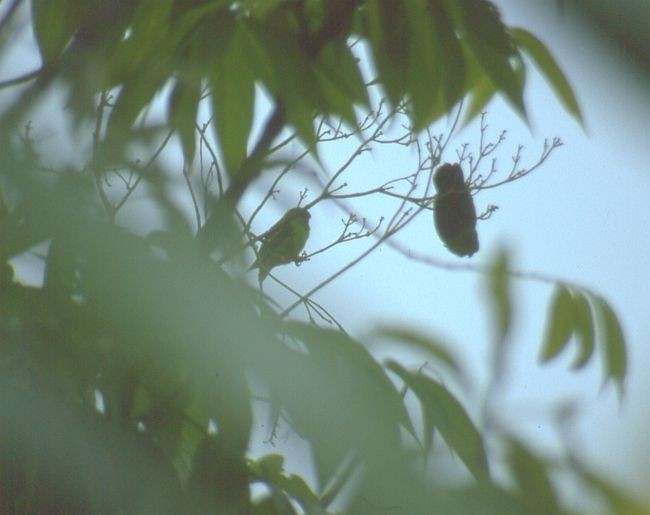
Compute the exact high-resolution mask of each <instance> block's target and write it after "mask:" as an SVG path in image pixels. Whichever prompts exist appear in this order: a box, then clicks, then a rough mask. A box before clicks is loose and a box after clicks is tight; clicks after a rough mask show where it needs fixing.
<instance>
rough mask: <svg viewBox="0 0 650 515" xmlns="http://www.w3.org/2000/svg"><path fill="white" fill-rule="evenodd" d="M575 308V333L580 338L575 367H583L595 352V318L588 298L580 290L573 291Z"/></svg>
mask: <svg viewBox="0 0 650 515" xmlns="http://www.w3.org/2000/svg"><path fill="white" fill-rule="evenodd" d="M573 306H574V308H575V333H576V337H577V340H578V355H577V356H576V359H575V361H574V363H573V368H576V369H579V368H582V367H583V366H584V365H585V364H587V362H588V361H589V359H590V358H591V356H592V354H593V352H594V344H595V335H594V320H593V315H592V312H591V307H590V306H589V302H588V301H587V298H586V297H585V296H584V295H583V294H581V293H580V292H573Z"/></svg>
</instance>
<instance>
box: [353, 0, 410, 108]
mask: <svg viewBox="0 0 650 515" xmlns="http://www.w3.org/2000/svg"><path fill="white" fill-rule="evenodd" d="M362 14H363V16H364V18H363V21H364V28H365V34H364V35H365V36H366V37H367V39H368V42H369V44H370V49H371V51H372V56H373V61H374V64H375V67H376V68H377V71H378V73H379V80H380V82H381V85H382V86H383V88H384V89H385V91H386V94H387V96H388V98H389V100H390V102H391V104H392V105H393V106H396V105H397V104H398V103H399V102H400V101H401V100H402V98H403V97H404V94H405V92H406V84H407V73H408V67H409V65H410V64H411V63H410V56H409V40H410V34H409V27H408V25H407V16H406V6H405V3H404V1H403V0H394V1H391V2H381V1H379V2H370V3H368V4H367V5H366V9H364V11H363V13H362ZM414 65H415V63H414Z"/></svg>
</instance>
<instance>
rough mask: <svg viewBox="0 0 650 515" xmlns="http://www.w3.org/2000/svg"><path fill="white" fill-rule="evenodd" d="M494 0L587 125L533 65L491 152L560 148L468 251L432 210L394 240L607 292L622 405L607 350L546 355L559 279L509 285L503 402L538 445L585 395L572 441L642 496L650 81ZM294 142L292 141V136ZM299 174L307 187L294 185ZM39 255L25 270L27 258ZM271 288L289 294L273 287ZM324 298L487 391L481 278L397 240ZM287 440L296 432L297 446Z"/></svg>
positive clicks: (562, 28) (288, 271)
mask: <svg viewBox="0 0 650 515" xmlns="http://www.w3.org/2000/svg"><path fill="white" fill-rule="evenodd" d="M498 4H499V5H500V6H501V8H502V14H503V17H504V19H505V21H506V23H507V24H511V25H517V26H521V27H524V28H526V29H529V30H530V31H531V32H533V33H534V34H536V35H537V36H538V37H539V38H540V39H541V40H542V41H543V42H544V43H545V44H546V45H547V47H548V48H549V49H550V50H551V52H552V53H553V55H554V56H555V58H556V59H557V61H558V62H559V64H560V66H561V68H562V69H563V70H564V72H565V74H566V75H567V76H568V78H569V81H570V83H571V84H572V86H573V87H574V89H575V92H576V96H577V98H578V101H579V103H580V105H581V108H582V111H583V115H584V119H585V129H584V130H583V128H582V127H581V126H580V125H579V124H578V123H577V122H576V121H574V120H572V119H571V118H570V117H569V115H568V114H566V112H565V111H564V110H563V108H562V106H561V104H560V102H559V101H558V100H557V99H556V97H555V96H554V94H553V93H552V91H551V89H550V88H549V86H548V85H547V84H546V83H545V82H544V80H543V79H542V78H541V77H540V76H539V75H538V74H537V73H536V72H534V70H532V68H531V70H530V73H529V75H528V81H529V82H528V88H527V94H526V105H527V108H528V111H529V118H530V122H531V124H530V127H527V126H526V125H525V123H524V122H523V121H522V120H521V119H520V118H518V117H517V116H516V115H515V114H514V113H513V111H512V110H511V109H510V108H509V106H508V105H507V104H505V103H504V102H503V101H501V100H497V101H495V102H493V103H492V104H491V105H490V106H489V109H488V123H489V126H490V130H489V134H492V135H494V136H496V135H498V133H499V132H500V131H501V130H503V129H506V130H507V131H508V139H507V140H506V141H505V142H504V143H503V145H502V150H501V152H500V153H499V154H497V157H498V164H499V166H500V167H502V169H503V170H507V169H508V168H509V166H510V163H511V162H510V156H511V155H512V154H513V153H514V151H515V149H516V146H517V145H518V144H523V145H524V161H523V162H524V164H525V163H530V164H532V163H534V162H535V161H536V159H537V157H538V155H539V153H540V151H541V146H542V143H543V140H544V138H552V137H553V136H558V137H560V138H561V139H562V140H563V142H564V146H562V147H561V148H559V149H557V150H555V151H554V152H553V154H552V155H551V157H550V158H549V160H548V161H547V162H546V163H545V164H544V165H543V166H542V167H541V168H540V169H539V170H537V171H536V172H534V173H533V174H532V175H530V176H529V177H527V178H525V179H523V180H521V181H518V182H516V183H514V184H511V185H506V186H503V187H501V188H496V189H494V190H490V191H486V192H482V193H480V194H479V195H478V196H477V197H475V203H476V205H477V210H478V211H482V210H483V209H484V208H485V207H486V206H487V205H488V204H497V205H498V206H499V210H498V211H497V212H496V213H495V214H494V215H493V217H492V218H491V219H490V220H488V221H483V222H480V223H479V226H478V232H479V238H480V242H481V250H480V251H479V253H478V254H476V255H475V256H474V257H472V258H471V260H467V259H460V258H456V257H455V256H453V255H452V254H450V253H449V252H448V251H446V249H445V248H444V247H443V245H442V244H441V243H440V241H439V240H438V238H437V236H436V235H435V232H434V229H433V222H432V219H431V215H430V213H424V214H423V215H422V216H421V217H420V218H419V219H418V220H417V221H416V222H414V223H413V224H412V225H411V226H409V227H408V228H407V229H406V230H405V231H403V232H402V233H400V234H399V235H398V236H397V240H398V241H399V242H400V243H401V244H402V245H404V246H406V247H408V248H409V249H412V250H413V251H414V252H417V253H420V254H426V255H430V256H431V257H432V258H435V259H438V260H440V261H441V262H446V263H452V264H453V263H468V262H469V263H472V264H475V265H476V266H477V267H481V266H482V265H487V264H489V262H490V260H491V259H492V258H493V257H494V255H495V254H496V253H497V252H498V250H499V249H500V248H502V246H504V245H505V246H506V247H507V248H508V249H509V251H510V253H511V254H510V255H511V258H512V265H513V267H514V268H516V269H518V270H524V271H530V272H538V273H543V274H546V275H549V276H552V277H557V278H558V279H567V280H569V281H571V282H574V283H578V284H582V285H584V286H586V287H589V288H591V289H593V290H595V291H597V292H599V293H601V294H602V295H603V296H604V297H605V298H606V299H607V300H608V301H609V302H610V304H611V305H612V306H613V307H614V309H615V310H616V313H617V314H618V316H619V318H620V320H621V322H622V325H623V329H624V332H625V335H626V338H627V344H628V349H629V374H628V381H627V395H626V397H625V399H624V402H623V403H619V401H618V398H617V396H616V392H615V390H614V389H613V388H612V387H611V386H610V387H607V388H604V389H601V377H602V376H601V368H600V363H599V360H598V359H592V362H591V363H590V364H589V365H588V366H587V367H586V368H585V369H583V370H582V371H580V372H578V373H574V372H572V371H571V370H570V363H571V360H572V358H573V355H572V354H571V353H564V354H563V355H562V356H561V357H560V359H558V360H556V361H555V362H554V363H553V364H551V365H546V366H540V365H538V363H537V357H538V354H539V349H540V345H541V341H542V336H543V332H544V326H545V321H546V316H547V307H548V301H549V298H550V295H551V292H552V288H551V287H550V286H548V285H546V284H540V283H536V282H533V281H526V280H524V281H516V282H513V298H514V300H515V326H514V328H513V332H512V334H511V345H512V354H511V361H510V363H509V368H508V369H509V372H510V373H509V375H508V379H507V381H506V383H505V384H504V388H503V390H502V393H501V396H500V397H499V400H500V413H501V416H502V417H503V419H504V422H506V423H507V424H509V425H511V427H512V430H513V431H515V432H517V433H518V434H522V435H526V436H527V437H530V439H532V440H533V441H535V443H537V444H538V446H539V447H540V448H541V449H543V450H554V449H557V439H556V433H555V431H554V429H553V426H552V420H551V416H550V415H551V413H552V412H553V409H554V408H555V407H557V406H559V405H560V404H561V403H562V402H565V401H577V403H578V404H577V406H578V407H579V416H578V417H577V419H576V423H575V424H574V425H573V435H574V440H573V441H574V442H575V450H576V451H577V452H578V453H579V454H581V455H583V456H586V457H587V458H588V460H589V461H590V462H591V463H593V464H594V465H596V466H599V467H605V469H604V470H611V471H616V474H617V475H616V477H618V478H619V479H621V480H623V481H625V483H626V484H627V485H629V486H631V487H633V488H635V489H636V490H637V491H639V492H643V487H644V485H643V481H644V480H645V477H644V476H643V474H642V472H643V471H644V470H647V467H648V464H649V463H650V442H649V441H648V439H647V437H646V434H645V432H646V431H647V424H648V422H649V420H648V413H649V408H650V406H649V405H648V399H647V392H648V391H649V387H650V384H649V383H650V380H649V379H648V374H647V372H646V371H647V370H648V369H650V351H649V350H648V349H649V347H650V317H649V316H648V311H649V310H648V304H649V302H648V295H649V292H650V266H648V262H647V260H648V256H650V237H649V236H650V229H648V228H649V227H650V209H648V202H647V197H648V194H649V193H650V170H649V169H648V168H649V167H648V163H649V162H650V136H649V135H648V120H649V119H650V102H648V89H647V83H646V84H645V89H644V85H643V84H642V83H641V81H640V80H639V76H638V72H637V70H635V69H634V68H633V67H632V66H631V64H630V62H629V61H630V60H629V58H628V57H627V56H626V55H625V54H623V53H616V52H612V51H611V49H610V48H609V47H605V46H603V45H601V44H599V43H598V40H597V39H595V38H593V39H589V38H588V37H587V35H586V34H585V33H583V32H580V31H576V30H575V26H573V25H571V24H570V23H569V22H568V21H567V20H563V19H562V18H560V17H559V16H558V15H557V12H556V11H555V10H554V9H553V8H551V4H552V3H538V4H536V5H532V3H525V2H518V1H516V0H502V1H500V2H498ZM544 5H546V8H545V7H544ZM31 45H32V42H30V41H29V37H26V39H24V40H18V41H16V43H15V49H14V52H13V57H12V56H11V55H10V56H5V58H4V60H3V61H0V77H2V78H5V77H12V76H15V75H17V74H18V73H21V72H25V71H30V70H31V69H33V68H34V67H35V65H37V63H38V58H37V56H36V55H35V54H34V49H33V46H31ZM3 94H4V92H3ZM5 98H6V97H5ZM46 108H47V107H46ZM263 110H264V105H263V104H262V105H261V106H260V111H263ZM448 126H449V124H448V121H447V120H442V121H441V122H440V123H439V124H438V125H437V126H436V130H437V131H438V132H444V131H445V129H446V128H448ZM434 132H435V131H434ZM478 134H479V133H478V130H477V125H476V124H475V123H473V124H470V125H469V126H467V127H466V128H464V129H463V130H461V131H459V132H458V133H457V134H456V135H455V137H454V139H453V140H452V143H451V145H450V146H449V148H448V152H447V154H445V155H444V156H443V162H444V161H454V160H455V154H454V152H455V150H456V149H458V148H460V145H461V144H463V143H465V142H467V143H469V144H470V145H475V144H476V142H477V139H478ZM36 136H37V139H39V140H41V141H45V142H46V143H48V144H57V145H61V144H65V142H61V141H57V137H56V127H55V126H50V127H40V128H37V129H36ZM68 144H70V142H68ZM351 145H352V142H344V143H341V144H340V145H338V144H337V146H335V147H333V146H332V147H327V148H326V150H325V151H324V152H323V161H324V162H325V163H326V164H327V165H328V166H329V167H331V169H334V168H335V167H336V165H337V164H340V163H341V162H342V160H344V159H345V158H346V152H347V151H349V149H350V148H351ZM62 148H64V147H62ZM71 148H72V147H71ZM293 150H295V151H298V147H294V148H293ZM167 159H169V160H170V162H172V163H173V161H174V160H175V159H176V160H178V155H173V154H172V155H167ZM414 163H415V158H414V156H413V154H412V152H410V151H408V150H404V149H399V150H393V149H390V148H389V147H388V146H386V147H382V148H377V149H375V150H373V152H372V153H365V154H363V155H362V156H361V157H359V158H358V159H357V160H356V161H355V163H354V165H353V167H352V168H351V170H350V171H349V172H348V173H349V176H347V175H346V177H345V178H346V179H348V178H349V180H350V182H351V183H352V182H353V181H358V184H359V185H364V184H366V185H369V186H378V185H380V184H382V183H384V182H385V181H386V180H388V179H389V178H392V177H395V176H397V175H399V176H401V175H406V174H407V173H409V171H412V167H413V164H414ZM409 167H411V168H409ZM172 168H173V166H172ZM301 179H302V178H301ZM266 184H268V180H267V179H265V178H263V179H262V180H261V181H260V184H259V185H258V186H257V187H256V188H254V189H253V190H252V191H251V192H250V193H249V194H248V195H247V198H246V199H244V202H243V204H242V209H243V210H244V211H246V210H250V209H252V207H253V206H254V205H255V202H256V200H257V199H258V198H259V195H260V193H263V192H264V188H263V186H264V185H266ZM296 184H297V185H298V186H302V183H301V182H300V181H296ZM309 187H310V192H313V191H315V187H314V185H313V184H311V185H310V186H309ZM307 200H309V197H308V199H307ZM295 202H296V194H295V190H293V191H292V190H290V189H283V191H282V192H281V194H280V195H279V196H278V201H277V202H275V203H273V204H272V205H270V206H269V207H268V208H267V209H265V211H264V212H263V215H264V217H262V218H260V220H258V223H257V225H256V226H255V228H256V229H257V230H258V231H262V230H264V229H265V228H266V227H268V226H270V225H271V223H273V222H274V221H275V220H276V219H277V218H279V216H280V215H281V214H282V212H283V211H284V209H286V207H288V206H289V205H292V204H295ZM392 205H393V204H390V205H389V204H388V203H385V201H384V200H375V199H364V201H363V202H358V203H354V206H355V208H357V209H358V212H359V214H360V215H365V216H367V217H368V218H369V220H375V221H376V220H378V217H379V215H380V214H382V213H388V212H390V211H389V209H390V206H392ZM134 209H135V211H134V212H133V213H131V215H129V214H128V213H126V214H125V216H126V219H127V220H128V219H129V218H130V216H136V212H137V210H138V209H139V208H137V207H136V208H134ZM312 215H313V217H312V235H311V237H310V240H309V242H308V244H307V248H306V250H307V251H311V250H314V249H315V248H318V247H319V246H320V245H322V244H325V243H327V242H329V241H331V239H332V238H333V237H335V236H336V235H337V234H338V231H339V230H340V226H338V225H337V223H338V222H334V221H333V220H338V218H341V217H343V214H342V212H339V211H337V212H336V213H333V212H332V211H331V210H330V209H323V208H321V207H320V206H318V207H317V208H316V209H314V210H313V213H312ZM369 243H370V240H362V241H360V242H357V243H351V244H348V245H345V246H339V247H337V248H335V249H333V250H332V251H331V252H330V253H328V254H324V255H319V256H317V257H314V259H312V260H311V261H310V262H308V263H305V264H303V265H302V266H301V267H300V268H296V267H293V266H287V267H283V268H282V269H278V270H277V275H278V276H279V277H281V278H283V279H286V280H287V281H289V282H290V284H292V286H295V287H296V288H297V289H298V290H300V291H303V292H305V291H307V290H309V289H310V288H311V287H312V286H314V285H315V284H318V282H320V280H321V279H322V278H324V277H325V276H326V275H327V272H328V271H335V270H337V269H338V268H339V267H340V266H342V265H343V264H345V263H346V262H348V261H349V260H350V259H351V258H353V257H356V256H357V255H358V254H359V253H360V252H362V251H363V249H365V248H366V247H367V245H368V244H369ZM32 264H33V263H31V264H30V263H23V264H21V265H20V266H21V267H22V270H27V269H28V268H29V266H31V265H32ZM253 282H254V277H252V276H251V283H253ZM269 291H270V292H273V293H275V294H277V295H278V297H279V298H284V299H287V300H289V299H290V296H287V295H285V294H283V293H282V292H281V291H280V290H277V289H275V288H274V287H273V286H272V285H270V286H269ZM315 299H316V300H318V301H319V302H321V303H322V304H323V305H324V306H326V307H327V308H328V309H329V310H330V311H331V312H332V313H333V314H334V315H335V317H336V318H337V319H338V320H339V321H340V322H341V323H342V324H343V325H344V326H345V328H346V329H347V330H348V331H349V332H351V333H352V334H353V335H355V336H358V337H361V338H363V339H364V341H369V340H370V339H371V338H370V337H369V336H368V335H369V333H370V332H371V331H372V330H373V329H374V328H376V327H377V325H386V324H392V325H398V326H410V327H415V328H418V329H420V330H422V331H424V332H429V333H431V334H433V335H435V336H437V337H440V338H441V339H442V340H443V341H445V342H446V343H448V344H449V346H450V347H451V348H452V349H453V351H454V352H455V353H456V354H457V355H458V356H459V357H461V358H462V359H463V360H464V361H465V362H466V363H467V364H468V368H469V371H470V373H471V374H473V375H474V376H475V378H476V381H475V384H474V385H473V387H474V389H473V391H474V395H473V396H472V395H471V394H470V395H469V397H468V399H467V401H468V403H469V404H470V406H472V405H474V406H476V404H477V403H478V402H479V401H480V393H479V392H480V390H481V387H482V386H484V384H485V381H486V380H487V374H486V370H487V363H488V361H489V356H490V352H489V350H490V334H491V333H490V329H491V322H492V317H491V312H490V311H489V300H488V297H487V296H486V295H485V278H484V277H483V276H482V275H481V274H478V273H475V272H467V271H450V270H447V269H444V268H440V267H434V266H428V265H424V264H421V263H418V262H414V261H409V260H408V259H406V258H405V257H404V256H403V255H401V254H399V253H397V252H395V251H393V250H391V249H390V248H381V249H378V250H377V251H376V252H374V253H373V254H372V255H371V256H370V257H368V258H367V259H366V260H365V261H363V262H362V263H361V264H359V265H357V266H356V267H354V268H353V269H352V270H350V271H348V272H347V273H345V274H344V275H343V276H342V277H340V278H339V279H338V280H336V281H334V282H333V283H332V284H330V285H328V286H327V287H326V288H324V289H322V290H320V291H319V292H318V293H317V294H316V296H315ZM291 300H293V299H291ZM371 347H372V348H373V349H374V350H375V351H376V352H377V353H378V355H381V356H388V355H390V356H394V352H395V349H394V348H391V349H390V350H389V349H388V348H387V347H385V346H384V347H382V346H380V345H378V344H376V343H373V344H372V345H371ZM400 358H402V359H405V360H412V362H413V364H414V365H417V364H418V359H420V358H417V357H413V356H400ZM294 444H297V445H299V442H295V441H294V442H291V443H290V445H294ZM260 450H265V451H269V450H270V449H268V448H266V449H260Z"/></svg>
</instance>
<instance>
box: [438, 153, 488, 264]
mask: <svg viewBox="0 0 650 515" xmlns="http://www.w3.org/2000/svg"><path fill="white" fill-rule="evenodd" d="M433 183H434V184H435V186H436V190H437V191H438V194H437V195H436V199H435V204H434V207H433V221H434V224H435V226H436V231H437V232H438V236H440V239H441V240H442V242H443V243H444V244H445V246H446V247H447V248H448V249H449V250H450V251H451V252H453V253H454V254H456V255H457V256H471V255H472V254H474V253H475V252H476V251H477V250H478V234H477V233H476V209H475V208H474V201H473V200H472V195H471V194H470V192H469V188H468V187H467V184H465V178H464V177H463V170H462V168H461V167H460V165H459V164H449V163H445V164H443V165H442V166H441V167H440V168H438V170H436V173H435V175H434V176H433Z"/></svg>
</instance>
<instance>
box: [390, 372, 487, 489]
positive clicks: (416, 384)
mask: <svg viewBox="0 0 650 515" xmlns="http://www.w3.org/2000/svg"><path fill="white" fill-rule="evenodd" d="M387 366H388V368H389V369H390V370H392V371H393V372H395V373H396V374H397V375H398V376H399V377H400V378H401V379H402V380H403V381H404V383H405V384H406V385H407V386H408V387H409V388H411V390H413V393H415V395H416V396H417V397H418V399H419V400H420V403H421V405H422V411H423V415H424V420H425V422H424V423H425V428H424V439H425V440H424V444H425V451H428V450H429V448H430V443H431V439H432V437H433V427H435V428H436V429H438V431H440V434H441V435H442V437H443V439H444V440H445V442H446V443H447V445H448V446H449V448H450V449H452V450H453V451H454V452H455V453H456V454H457V455H458V457H459V458H460V459H461V460H462V461H463V463H464V464H465V466H466V467H467V468H468V469H469V471H470V472H471V473H472V474H473V475H474V477H476V478H477V479H485V478H487V477H489V475H490V471H489V467H488V462H487V454H486V452H485V448H484V446H483V439H482V438H481V434H480V433H479V431H478V430H477V429H476V427H475V426H474V423H473V422H472V420H471V418H470V417H469V415H468V414H467V412H466V411H465V408H463V406H462V405H461V404H460V402H458V400H457V399H456V398H455V397H454V396H453V395H452V394H451V393H449V391H448V390H447V389H446V388H445V387H444V386H442V385H441V384H440V383H438V382H436V381H434V380H433V379H431V378H429V377H427V376H425V375H423V374H420V373H413V372H409V371H408V370H406V369H405V368H403V367H402V366H401V365H400V364H399V363H397V362H395V361H390V362H389V363H388V365H387Z"/></svg>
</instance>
